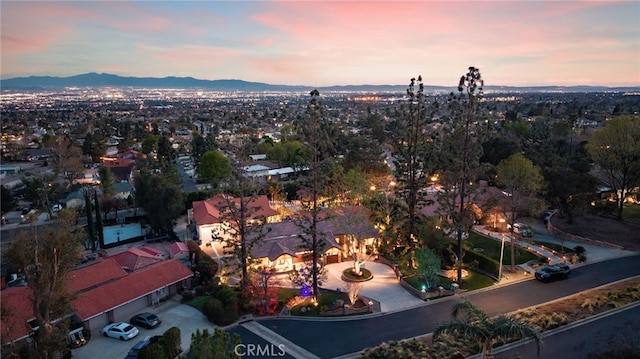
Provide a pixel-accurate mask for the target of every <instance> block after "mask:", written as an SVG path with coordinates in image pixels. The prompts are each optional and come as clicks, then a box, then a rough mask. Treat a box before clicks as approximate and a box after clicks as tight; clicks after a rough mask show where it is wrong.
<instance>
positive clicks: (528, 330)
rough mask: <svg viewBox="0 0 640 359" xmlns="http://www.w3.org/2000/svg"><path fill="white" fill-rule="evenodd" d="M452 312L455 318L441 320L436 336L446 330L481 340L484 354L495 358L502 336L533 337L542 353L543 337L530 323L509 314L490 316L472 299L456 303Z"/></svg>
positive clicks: (435, 337) (477, 340)
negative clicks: (497, 342)
mask: <svg viewBox="0 0 640 359" xmlns="http://www.w3.org/2000/svg"><path fill="white" fill-rule="evenodd" d="M451 316H452V317H453V320H452V321H450V322H446V323H442V324H439V325H438V326H437V327H436V328H435V329H434V331H433V339H434V340H438V337H439V336H441V335H443V334H453V335H457V336H460V337H463V338H465V339H469V340H472V341H474V342H478V343H479V344H480V345H481V346H482V358H483V359H485V358H487V359H488V358H493V346H494V344H495V343H496V341H497V340H499V339H502V340H504V339H505V338H510V339H524V338H531V339H533V340H534V341H535V343H536V346H537V348H538V355H540V348H541V346H542V337H541V335H540V333H539V332H538V331H537V330H536V329H535V327H533V326H532V325H530V324H527V323H524V322H521V321H518V320H516V319H514V318H513V317H509V316H505V315H500V316H497V317H495V318H490V317H489V316H488V315H487V314H486V313H485V312H483V311H482V310H481V309H479V308H477V307H476V306H474V305H473V304H472V303H471V302H470V301H469V300H463V301H460V302H457V303H456V304H454V305H453V308H452V310H451Z"/></svg>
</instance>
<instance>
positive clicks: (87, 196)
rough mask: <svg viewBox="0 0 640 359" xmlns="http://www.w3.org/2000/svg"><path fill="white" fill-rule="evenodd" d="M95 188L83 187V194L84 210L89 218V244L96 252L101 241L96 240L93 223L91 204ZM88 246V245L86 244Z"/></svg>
mask: <svg viewBox="0 0 640 359" xmlns="http://www.w3.org/2000/svg"><path fill="white" fill-rule="evenodd" d="M93 191H94V189H93V188H90V187H83V188H82V196H83V197H84V211H85V217H86V218H87V235H88V236H89V238H88V241H89V246H90V247H91V250H92V251H93V252H95V251H96V250H97V249H98V243H99V241H96V231H95V227H94V225H93V206H92V205H91V199H92V198H91V196H92V193H93ZM85 247H88V246H85Z"/></svg>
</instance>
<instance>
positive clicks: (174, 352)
mask: <svg viewBox="0 0 640 359" xmlns="http://www.w3.org/2000/svg"><path fill="white" fill-rule="evenodd" d="M158 342H159V343H160V345H162V347H163V349H164V353H165V355H166V356H167V358H175V357H177V356H178V355H179V354H180V353H181V352H182V347H181V343H182V338H181V336H180V328H178V327H171V328H169V329H168V330H167V331H166V332H164V334H162V338H160V340H159V341H158Z"/></svg>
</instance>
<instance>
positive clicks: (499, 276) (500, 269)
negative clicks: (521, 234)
mask: <svg viewBox="0 0 640 359" xmlns="http://www.w3.org/2000/svg"><path fill="white" fill-rule="evenodd" d="M503 258H504V234H503V235H502V246H501V248H500V268H498V282H500V281H502V259H503Z"/></svg>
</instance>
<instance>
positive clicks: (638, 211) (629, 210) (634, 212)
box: [622, 204, 640, 219]
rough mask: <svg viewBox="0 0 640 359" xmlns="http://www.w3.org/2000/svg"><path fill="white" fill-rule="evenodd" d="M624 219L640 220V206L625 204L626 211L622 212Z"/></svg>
mask: <svg viewBox="0 0 640 359" xmlns="http://www.w3.org/2000/svg"><path fill="white" fill-rule="evenodd" d="M622 217H623V218H635V219H640V205H639V204H625V205H624V209H623V210H622Z"/></svg>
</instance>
